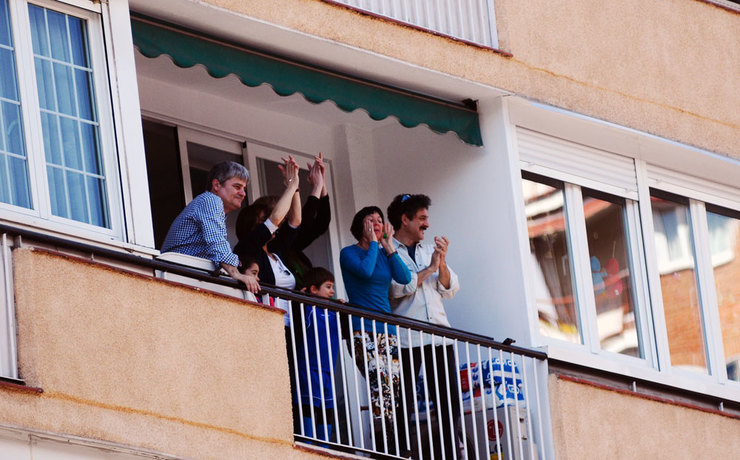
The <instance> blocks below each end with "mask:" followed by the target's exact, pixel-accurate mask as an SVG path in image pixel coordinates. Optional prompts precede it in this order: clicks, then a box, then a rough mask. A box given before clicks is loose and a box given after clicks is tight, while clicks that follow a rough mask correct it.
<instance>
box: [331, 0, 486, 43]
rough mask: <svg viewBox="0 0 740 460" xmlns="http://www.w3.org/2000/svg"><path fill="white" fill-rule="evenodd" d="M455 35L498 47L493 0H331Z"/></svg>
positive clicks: (466, 39)
mask: <svg viewBox="0 0 740 460" xmlns="http://www.w3.org/2000/svg"><path fill="white" fill-rule="evenodd" d="M330 1H332V2H334V3H341V4H344V5H347V6H351V7H353V8H356V9H359V10H364V11H367V12H370V13H373V14H377V15H379V16H385V17H387V18H390V19H395V20H397V21H400V22H404V23H407V24H411V25H414V26H417V27H421V28H424V29H428V30H431V31H434V32H438V33H441V34H444V35H448V36H450V37H453V38H458V39H462V40H465V41H469V42H471V43H475V44H478V45H483V46H487V47H490V48H498V37H497V34H496V14H495V12H494V7H493V0H330Z"/></svg>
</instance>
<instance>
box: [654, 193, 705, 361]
mask: <svg viewBox="0 0 740 460" xmlns="http://www.w3.org/2000/svg"><path fill="white" fill-rule="evenodd" d="M650 201H651V205H652V211H653V226H654V230H655V231H654V235H655V252H656V255H657V258H658V269H659V271H660V287H661V291H662V293H663V310H664V312H665V322H666V331H667V334H668V348H669V350H670V354H671V364H672V365H674V366H678V367H683V368H687V369H692V370H697V371H700V372H705V373H706V372H707V359H706V351H705V346H704V338H703V337H704V334H703V326H702V317H701V311H700V305H699V295H698V291H697V285H696V274H695V261H694V247H693V243H692V241H691V236H690V228H689V208H688V203H687V202H685V200H681V199H680V198H678V197H673V196H671V195H669V194H666V193H663V192H656V191H654V192H653V193H652V194H651V197H650ZM671 248H673V249H671Z"/></svg>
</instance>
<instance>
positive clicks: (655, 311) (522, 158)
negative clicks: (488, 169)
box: [504, 97, 740, 401]
mask: <svg viewBox="0 0 740 460" xmlns="http://www.w3.org/2000/svg"><path fill="white" fill-rule="evenodd" d="M504 107H505V110H506V112H507V113H506V114H507V117H508V126H507V135H508V136H510V137H511V149H510V151H511V159H512V161H514V162H516V163H515V164H516V168H515V169H516V172H518V173H519V177H521V173H522V172H523V171H529V172H532V173H535V174H537V175H541V176H545V177H548V178H552V179H557V180H560V181H563V182H566V183H568V182H570V181H571V180H573V181H574V183H575V185H577V186H581V187H586V188H590V189H596V190H600V191H602V192H606V193H610V194H615V193H613V191H612V190H613V189H615V188H619V187H620V182H619V181H622V182H624V179H625V178H624V177H622V178H615V179H614V182H611V180H612V179H611V177H610V175H609V174H611V175H614V174H618V173H619V172H618V171H612V170H609V171H606V169H605V170H604V171H597V172H596V174H595V175H593V176H591V175H586V176H584V172H587V170H586V169H584V168H583V166H584V165H581V164H579V163H578V162H575V163H574V162H573V161H574V160H573V159H570V160H569V161H568V157H567V156H563V155H562V151H556V152H555V154H556V159H557V160H563V159H565V160H566V161H565V162H564V163H563V162H561V163H560V165H558V164H554V167H549V166H548V164H547V162H544V161H540V162H539V163H538V161H537V160H539V159H541V158H542V157H539V156H538V152H537V151H536V150H532V146H533V145H534V146H535V147H539V148H541V147H542V145H544V144H542V143H541V141H538V140H536V139H535V140H534V141H532V139H531V138H530V139H529V140H525V141H522V140H521V139H520V135H521V133H522V132H524V133H527V132H534V133H537V134H538V135H541V136H548V137H549V138H551V139H554V140H555V142H556V144H557V143H559V142H566V143H572V144H573V145H575V146H576V147H575V150H577V151H579V152H580V154H583V155H585V161H587V162H588V164H587V165H586V166H589V165H591V162H590V161H591V159H590V155H589V152H590V151H591V149H597V150H600V151H603V152H605V153H606V154H607V156H609V154H616V155H619V156H621V157H623V158H628V159H630V160H631V161H633V162H634V170H633V171H630V175H632V174H634V179H635V186H636V189H634V190H629V191H627V193H622V194H619V193H616V194H615V195H618V196H619V195H621V196H623V197H624V198H626V199H627V202H628V203H629V202H630V200H633V206H628V208H630V209H629V211H628V214H629V215H630V216H631V217H630V218H631V219H632V220H633V221H634V225H629V226H627V229H628V230H627V232H628V235H627V237H628V239H629V240H630V241H631V242H630V243H629V247H630V248H631V251H632V254H631V258H632V263H633V265H634V268H633V270H640V271H641V275H640V276H638V273H637V271H635V274H634V280H635V290H636V291H637V293H638V295H639V296H640V297H642V298H641V299H636V303H637V304H636V307H635V308H636V313H637V312H638V310H637V308H638V305H644V309H643V318H642V320H641V324H642V325H643V327H644V332H643V333H642V335H641V337H643V338H644V340H645V342H644V346H645V349H646V352H647V353H646V356H645V357H646V359H645V365H639V363H638V362H636V361H637V360H636V359H635V358H632V357H622V356H613V354H609V353H594V352H593V350H591V349H589V348H587V347H585V346H583V345H580V346H579V345H577V344H572V343H568V342H565V341H560V340H557V339H551V338H549V337H543V336H542V335H540V333H539V328H538V324H537V305H536V304H535V302H534V298H533V297H532V296H527V302H528V304H527V318H528V319H529V332H530V340H531V346H544V347H545V348H546V350H547V352H548V355H549V356H550V358H552V359H555V360H558V361H563V362H571V363H575V364H578V365H582V366H586V367H590V368H594V369H600V370H605V371H608V372H616V373H619V374H622V375H626V376H628V377H634V378H639V379H645V380H648V381H652V382H657V383H660V384H665V385H669V386H673V387H676V388H683V389H688V390H690V391H696V392H699V393H706V394H711V395H714V396H718V397H721V398H727V399H730V400H733V401H740V382H737V381H734V380H729V379H728V378H727V369H726V363H725V360H726V359H729V358H732V357H731V356H724V350H723V347H722V329H721V328H722V324H721V322H720V318H719V309H718V307H719V305H718V304H717V301H716V292H715V286H714V273H713V267H712V264H711V246H710V239H709V229H708V223H707V220H706V212H707V209H712V208H713V207H715V206H716V207H718V208H721V209H724V210H729V211H730V212H731V213H733V215H734V213H736V212H740V187H738V186H737V180H736V178H737V177H738V174H740V159H739V158H733V157H729V156H723V155H718V154H716V153H714V152H709V151H705V150H702V149H698V148H696V147H691V146H688V145H684V144H680V143H678V142H675V141H670V140H667V139H662V138H659V137H657V136H655V135H651V134H648V133H644V132H640V131H637V130H634V129H630V128H626V127H623V126H619V125H615V124H612V123H608V122H604V121H601V120H597V119H594V118H590V117H587V116H584V115H581V114H577V113H573V112H569V111H567V110H563V109H559V108H555V107H550V106H547V105H544V104H541V103H536V102H532V101H527V100H526V99H523V98H519V97H512V98H509V99H508V100H507V101H506V104H505V106H504ZM522 130H524V131H522ZM533 142H534V144H533ZM556 144H553V145H556ZM522 145H524V148H527V149H530V151H534V156H532V155H530V156H529V157H527V156H526V155H523V153H522V152H523V150H522V149H523V147H522ZM556 146H557V145H556ZM541 152H542V151H541V149H540V152H539V153H541ZM532 158H534V160H533V159H532ZM563 164H566V165H568V168H569V169H564V168H559V167H558V166H562V165H563ZM606 167H607V165H605V168H606ZM605 171H606V172H608V174H604V172H605ZM678 171H691V173H692V174H695V175H688V174H685V173H680V172H678ZM594 182H595V183H597V184H598V186H596V187H595V186H594V185H593V184H594ZM602 182H603V184H602ZM602 185H603V187H602ZM516 188H517V189H519V191H515V194H514V195H515V196H517V195H518V197H519V201H520V202H519V203H517V204H516V207H517V212H518V213H520V217H521V222H520V223H518V225H519V228H520V232H519V234H520V241H521V244H522V246H523V247H524V246H526V245H527V242H528V236H527V226H526V216H525V213H524V201H523V199H522V198H523V197H522V195H521V190H520V186H519V185H518V183H517V184H516ZM651 188H652V189H657V190H661V191H664V192H667V193H671V194H674V195H678V196H680V197H683V198H684V199H685V200H686V201H687V202H688V203H689V204H690V212H689V215H690V217H689V218H690V219H691V222H690V223H689V225H690V226H691V227H693V229H695V230H692V231H691V234H690V236H691V238H692V241H693V244H694V246H695V248H701V249H700V250H699V251H698V255H697V262H696V268H695V269H696V270H697V272H696V273H697V289H698V290H699V291H700V293H699V295H700V298H699V300H700V302H701V310H700V314H701V315H702V321H703V322H704V323H705V325H706V326H705V327H704V331H705V332H704V337H703V340H704V342H705V346H706V347H707V370H708V372H707V373H706V374H703V373H698V372H693V371H691V370H686V369H680V368H675V367H672V366H671V364H670V359H669V357H670V353H669V350H668V342H667V337H666V322H665V312H664V310H663V305H662V295H661V294H662V293H661V290H660V284H659V281H660V274H659V271H658V267H657V258H656V248H655V241H654V235H653V216H652V209H651V203H650V189H651ZM623 190H626V189H624V188H623ZM628 194H630V195H634V197H631V196H628ZM567 205H568V204H567V202H566V206H567ZM584 225H585V222H584ZM572 244H574V245H575V246H578V244H577V243H576V242H573V243H572ZM526 247H528V246H526ZM577 250H579V251H585V252H587V247H586V245H585V242H584V243H583V245H582V247H580V248H577ZM527 252H528V251H527ZM522 264H523V266H524V271H525V280H527V282H528V283H531V280H532V279H534V276H533V274H532V273H530V272H532V270H533V269H534V268H533V264H532V262H531V261H530V260H528V259H526V257H523V258H522ZM581 283H582V284H583V282H581ZM577 289H580V288H577ZM655 299H657V301H656V300H655ZM586 326H588V324H586ZM593 327H595V325H593ZM622 358H627V359H622Z"/></svg>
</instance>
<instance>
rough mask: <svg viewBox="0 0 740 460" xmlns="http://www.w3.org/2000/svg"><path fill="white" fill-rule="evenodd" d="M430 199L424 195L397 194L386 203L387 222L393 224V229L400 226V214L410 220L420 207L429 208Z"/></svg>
mask: <svg viewBox="0 0 740 460" xmlns="http://www.w3.org/2000/svg"><path fill="white" fill-rule="evenodd" d="M431 205H432V200H431V199H430V198H429V197H428V196H426V195H409V194H408V193H406V194H403V195H397V196H396V197H395V198H393V201H391V204H390V205H388V222H390V223H391V225H393V229H394V230H398V229H399V228H401V216H406V217H408V218H409V220H412V219H413V218H414V216H416V213H417V212H419V210H420V209H429V206H431Z"/></svg>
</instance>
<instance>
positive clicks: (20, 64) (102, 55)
mask: <svg viewBox="0 0 740 460" xmlns="http://www.w3.org/2000/svg"><path fill="white" fill-rule="evenodd" d="M29 4H33V5H36V6H39V7H42V8H47V9H50V10H54V11H58V12H60V13H63V14H67V15H70V16H74V17H78V18H80V19H82V20H84V21H85V22H86V32H87V37H86V39H87V44H88V51H89V54H90V65H91V67H92V69H93V81H92V85H93V91H94V93H95V109H96V111H97V122H98V126H99V136H100V152H99V154H100V157H101V163H102V165H103V168H104V174H105V193H106V195H107V196H106V201H107V203H106V206H107V208H108V209H107V210H106V212H107V214H108V220H109V225H110V228H105V227H98V226H95V225H92V224H87V223H84V222H79V221H76V220H73V219H67V218H63V217H58V216H54V215H53V214H52V212H51V204H50V197H49V184H48V181H47V172H46V161H45V151H44V142H43V136H36V135H32V133H41V132H42V127H41V126H42V125H41V112H40V107H39V100H38V90H37V86H36V73H35V64H34V57H33V49H32V44H31V33H30V27H31V26H30V19H29V14H28V5H29ZM9 7H10V8H9V9H10V16H11V28H12V36H13V44H14V48H15V58H16V72H17V80H18V90H19V94H20V100H21V116H22V120H23V132H24V139H23V142H24V144H25V148H26V155H27V164H28V172H29V185H30V188H31V199H32V208H31V209H25V208H21V207H18V206H12V205H9V204H6V203H0V210H2V211H3V214H4V215H5V216H7V217H8V219H9V220H13V221H14V222H17V223H19V224H24V225H27V226H30V227H37V228H41V229H43V231H51V232H58V233H62V234H72V235H74V236H75V237H78V238H79V237H82V238H88V239H92V240H98V241H106V242H108V241H110V240H125V235H124V224H123V222H124V215H123V203H122V197H121V181H120V177H121V176H120V174H119V167H118V155H117V146H116V140H115V134H114V125H113V124H114V117H113V107H112V105H111V91H112V89H111V85H110V84H109V83H110V82H109V71H108V65H107V62H108V61H109V60H110V56H108V55H107V54H106V47H105V46H104V42H105V39H106V37H105V36H104V30H103V29H104V27H103V23H104V21H105V18H104V17H103V16H104V14H103V9H102V7H101V5H100V4H94V3H92V2H89V1H84V0H67V1H54V0H9Z"/></svg>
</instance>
